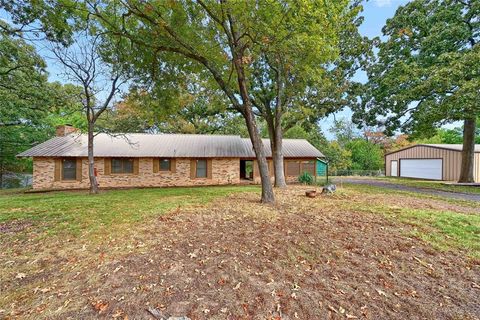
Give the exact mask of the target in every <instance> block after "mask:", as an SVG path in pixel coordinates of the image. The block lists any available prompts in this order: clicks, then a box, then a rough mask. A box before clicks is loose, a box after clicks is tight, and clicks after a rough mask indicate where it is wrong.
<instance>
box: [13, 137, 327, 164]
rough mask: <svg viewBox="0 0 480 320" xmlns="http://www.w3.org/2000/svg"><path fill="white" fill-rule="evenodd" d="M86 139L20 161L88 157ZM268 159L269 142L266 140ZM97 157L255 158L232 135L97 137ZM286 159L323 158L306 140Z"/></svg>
mask: <svg viewBox="0 0 480 320" xmlns="http://www.w3.org/2000/svg"><path fill="white" fill-rule="evenodd" d="M87 142H88V140H87V135H86V134H71V135H68V136H65V137H55V138H52V139H50V140H47V141H45V142H43V143H41V144H39V145H37V146H35V147H33V148H31V149H29V150H27V151H24V152H22V153H20V154H18V155H17V156H18V157H86V156H87ZM263 144H264V146H265V151H266V154H267V157H271V149H270V141H269V140H268V139H263ZM93 153H94V155H95V157H168V158H175V157H178V158H200V157H206V158H214V157H218V158H254V157H255V153H254V152H253V148H252V143H251V141H250V139H242V138H240V136H233V135H230V136H229V135H199V134H142V133H128V134H116V135H109V134H105V133H100V134H97V135H96V136H95V138H94V151H93ZM283 154H284V156H285V158H300V157H305V158H317V157H324V155H323V154H322V153H321V152H320V151H318V150H317V149H316V148H315V147H313V146H312V145H311V144H310V143H309V142H308V141H307V140H304V139H284V140H283Z"/></svg>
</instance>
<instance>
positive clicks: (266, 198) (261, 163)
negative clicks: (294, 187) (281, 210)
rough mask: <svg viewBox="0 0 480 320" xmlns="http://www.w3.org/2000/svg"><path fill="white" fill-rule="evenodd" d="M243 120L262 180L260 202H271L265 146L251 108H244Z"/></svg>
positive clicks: (273, 196)
mask: <svg viewBox="0 0 480 320" xmlns="http://www.w3.org/2000/svg"><path fill="white" fill-rule="evenodd" d="M244 117H245V122H246V124H247V128H248V133H249V135H250V141H252V145H253V150H254V151H255V156H256V157H257V162H258V171H259V172H260V179H261V182H262V202H263V203H273V202H275V195H274V193H273V188H272V182H271V181H270V176H269V174H268V162H267V157H266V154H265V148H264V146H263V142H262V139H261V138H260V134H259V133H258V129H257V124H256V121H255V118H254V116H253V112H252V109H251V108H246V110H245V114H244Z"/></svg>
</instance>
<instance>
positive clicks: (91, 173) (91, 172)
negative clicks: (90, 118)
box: [87, 123, 98, 194]
mask: <svg viewBox="0 0 480 320" xmlns="http://www.w3.org/2000/svg"><path fill="white" fill-rule="evenodd" d="M93 129H94V124H93V123H89V124H88V146H87V149H88V179H89V180H90V194H97V193H98V183H97V177H95V161H94V157H93V138H94V131H93Z"/></svg>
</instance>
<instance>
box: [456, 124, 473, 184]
mask: <svg viewBox="0 0 480 320" xmlns="http://www.w3.org/2000/svg"><path fill="white" fill-rule="evenodd" d="M476 125H477V120H476V118H473V119H465V121H464V124H463V150H462V167H461V171H460V179H459V180H458V182H463V183H467V182H475V180H474V177H473V162H474V157H475V129H476Z"/></svg>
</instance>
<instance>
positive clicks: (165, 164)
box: [160, 159, 170, 171]
mask: <svg viewBox="0 0 480 320" xmlns="http://www.w3.org/2000/svg"><path fill="white" fill-rule="evenodd" d="M160 171H170V159H160Z"/></svg>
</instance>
